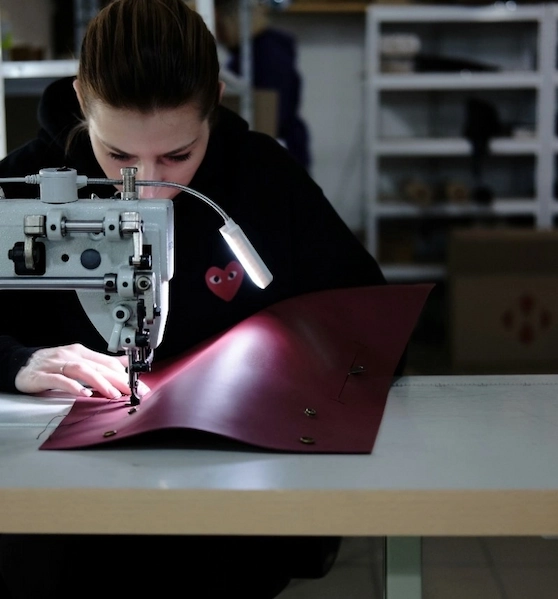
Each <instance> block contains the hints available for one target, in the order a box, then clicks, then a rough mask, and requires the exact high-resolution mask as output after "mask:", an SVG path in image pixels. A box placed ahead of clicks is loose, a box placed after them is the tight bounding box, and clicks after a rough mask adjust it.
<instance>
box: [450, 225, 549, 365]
mask: <svg viewBox="0 0 558 599" xmlns="http://www.w3.org/2000/svg"><path fill="white" fill-rule="evenodd" d="M448 280H449V300H450V303H449V323H450V332H449V334H450V345H451V354H452V371H453V372H454V373H456V374H468V373H478V374H482V373H486V374H521V373H556V372H558V231H536V230H525V229H502V230H490V229H470V230H463V231H454V232H453V233H452V235H451V237H450V243H449V251H448Z"/></svg>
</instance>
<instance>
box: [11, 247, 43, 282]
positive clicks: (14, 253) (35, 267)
mask: <svg viewBox="0 0 558 599" xmlns="http://www.w3.org/2000/svg"><path fill="white" fill-rule="evenodd" d="M8 258H9V259H10V260H11V261H12V262H13V263H14V270H15V273H16V275H44V274H45V272H46V249H45V246H44V244H43V243H38V242H36V241H34V240H33V239H32V238H28V239H27V247H26V244H25V243H24V242H23V241H17V242H16V243H14V247H13V248H12V249H10V250H8Z"/></svg>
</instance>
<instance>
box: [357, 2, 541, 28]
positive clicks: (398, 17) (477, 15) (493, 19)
mask: <svg viewBox="0 0 558 599" xmlns="http://www.w3.org/2000/svg"><path fill="white" fill-rule="evenodd" d="M414 8H415V7H413V6H403V7H401V6H382V5H376V6H374V5H372V6H369V7H368V10H369V11H371V12H376V13H380V12H381V19H382V20H384V21H386V22H392V23H409V22H413V23H421V22H422V23H432V22H436V23H502V22H513V21H519V22H524V21H538V20H540V19H543V18H544V17H545V16H546V12H545V8H544V6H542V5H532V6H518V5H517V4H516V3H515V2H495V3H494V4H493V5H491V6H479V7H474V6H473V7H464V6H442V5H438V4H432V5H428V4H424V5H422V6H420V10H414ZM409 9H411V10H412V11H414V12H413V13H412V14H411V16H410V14H409Z"/></svg>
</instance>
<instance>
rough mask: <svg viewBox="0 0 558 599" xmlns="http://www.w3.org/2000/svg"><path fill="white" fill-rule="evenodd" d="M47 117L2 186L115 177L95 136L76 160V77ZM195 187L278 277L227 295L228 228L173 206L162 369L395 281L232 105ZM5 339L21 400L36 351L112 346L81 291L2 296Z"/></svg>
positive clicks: (26, 191)
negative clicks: (226, 333) (327, 293)
mask: <svg viewBox="0 0 558 599" xmlns="http://www.w3.org/2000/svg"><path fill="white" fill-rule="evenodd" d="M38 117H39V123H40V130H39V132H38V134H37V138H36V139H34V140H32V141H30V142H29V143H27V144H26V145H24V146H22V147H21V148H19V149H17V150H15V151H13V152H12V153H10V154H9V155H8V156H7V157H6V158H5V159H4V160H2V161H1V162H0V177H16V176H24V175H28V174H35V173H38V172H39V170H40V169H41V168H46V167H61V166H66V167H71V168H75V169H76V170H77V172H78V174H81V175H87V176H88V177H104V176H105V175H104V173H103V172H102V170H101V168H100V166H99V164H98V163H97V161H96V159H95V157H94V154H93V151H92V148H91V143H90V141H89V137H88V136H87V135H86V134H83V135H81V136H80V137H78V138H77V139H76V141H75V143H74V144H73V145H72V147H71V151H70V152H69V153H66V151H65V145H66V141H67V138H68V134H69V132H70V131H71V130H72V129H73V127H74V126H75V125H76V123H77V122H78V119H79V118H81V112H80V108H79V104H78V103H77V100H76V96H75V93H74V90H73V88H72V78H65V79H61V80H59V81H56V82H54V83H53V84H51V85H50V86H49V87H48V88H47V89H46V90H45V93H44V94H43V98H42V99H41V103H40V106H39V112H38ZM190 187H192V188H193V189H196V190H198V191H200V192H201V193H203V194H205V195H207V196H208V197H209V198H211V199H212V200H214V201H215V202H217V204H219V205H220V206H221V207H222V208H223V210H225V212H226V213H227V214H228V215H229V216H230V217H231V218H232V219H233V220H234V221H235V222H236V223H238V225H239V226H240V227H241V228H242V229H243V230H244V232H245V233H246V235H247V236H248V238H249V239H250V241H251V242H252V244H253V245H254V247H255V248H256V250H257V251H258V253H259V254H260V256H261V257H262V259H263V260H264V262H265V263H266V265H267V266H268V268H269V269H270V271H271V272H272V274H273V277H274V278H273V282H272V283H271V284H270V285H269V287H267V288H266V289H264V290H261V289H259V288H258V287H256V286H255V285H254V284H253V283H252V282H251V281H250V279H249V278H248V277H247V276H245V277H244V278H243V280H242V283H241V285H240V287H239V288H238V289H237V290H236V292H235V293H234V294H232V295H231V293H227V294H223V293H222V289H221V290H217V287H216V286H215V285H213V284H212V282H211V280H210V277H209V276H208V275H209V274H210V273H209V271H210V269H211V268H212V267H216V268H218V269H222V270H224V271H226V268H227V265H228V264H229V263H230V262H231V261H232V260H234V259H235V258H234V256H233V255H232V253H231V251H230V250H229V248H228V246H227V244H226V243H225V241H224V239H223V238H222V236H221V234H220V233H219V227H220V226H222V224H223V221H222V219H221V217H219V216H218V215H217V214H216V213H214V212H213V211H212V210H211V209H210V208H209V207H208V206H207V205H205V204H204V203H203V202H201V201H199V200H197V199H195V198H193V197H191V196H189V195H187V194H185V193H180V194H179V195H178V196H176V198H175V200H174V212H175V248H176V254H175V275H174V278H173V279H172V281H171V284H170V310H169V317H168V322H167V327H166V329H165V336H164V339H163V342H162V343H161V345H160V346H159V347H158V348H157V349H156V351H155V359H156V360H157V359H162V358H168V357H171V356H175V355H178V354H180V353H182V352H184V351H185V350H186V349H188V348H190V347H191V346H193V345H195V344H196V343H198V342H200V341H202V340H204V339H206V338H208V337H210V336H212V335H214V334H215V333H218V332H220V331H223V330H225V329H227V328H229V327H231V326H233V325H234V324H236V323H238V322H240V321H241V320H243V319H245V318H247V317H248V316H250V315H252V314H254V313H255V312H257V311H258V310H261V309H263V308H266V307H267V306H270V305H271V304H274V303H276V302H278V301H281V300H283V299H286V298H289V297H293V296H296V295H299V294H302V293H306V292H311V291H317V290H323V289H331V288H336V287H355V286H362V285H376V284H384V283H385V279H384V277H383V275H382V273H381V271H380V269H379V267H378V265H377V263H376V261H375V260H374V259H373V258H372V256H370V254H368V252H367V251H366V250H365V249H364V248H363V246H362V245H361V243H360V242H359V241H358V239H357V238H356V237H355V236H354V235H353V233H352V232H351V231H350V230H349V228H348V227H347V226H346V225H345V223H344V222H343V221H342V219H341V218H340V217H339V216H338V214H337V212H336V211H335V210H334V208H333V207H332V206H331V204H330V203H329V202H328V200H327V199H326V198H325V197H324V195H323V193H322V191H321V189H320V188H319V187H318V185H316V183H315V182H314V181H313V180H312V179H311V178H310V176H309V175H308V173H307V172H306V170H305V169H304V168H303V167H302V166H300V165H299V164H298V163H297V162H296V161H295V160H294V159H293V158H292V157H291V156H290V155H289V153H288V152H287V150H285V148H283V147H282V146H281V145H280V144H279V143H278V142H276V141H275V140H274V139H272V138H271V137H269V136H266V135H264V134H261V133H257V132H254V131H249V129H248V125H247V123H246V122H245V121H244V120H243V119H241V118H240V117H239V116H238V115H236V114H235V113H233V112H231V111H229V110H227V109H225V108H223V107H221V108H220V109H219V114H218V118H217V122H216V124H215V126H214V128H213V129H212V132H211V135H210V139H209V144H208V148H207V153H206V155H205V157H204V159H203V161H202V163H201V165H200V167H199V169H198V171H197V172H196V175H195V176H194V178H193V180H192V181H191V183H190ZM113 191H114V190H113V189H111V188H110V187H107V186H97V188H95V187H93V186H89V187H85V188H83V189H81V190H80V191H79V195H80V197H89V196H90V195H91V193H97V195H98V196H99V197H109V196H110V195H111V194H112V193H113ZM4 193H5V195H6V197H7V198H8V199H7V200H3V201H9V198H14V199H16V198H35V197H38V188H37V187H36V186H34V185H25V184H21V185H20V184H9V183H7V184H5V185H4ZM0 259H6V258H5V257H4V258H0ZM229 291H230V290H229ZM339 309H341V310H342V309H343V306H340V307H339ZM0 334H1V336H0V390H4V391H14V389H15V387H14V378H15V375H16V373H17V371H18V370H19V369H20V368H21V366H22V365H24V364H25V363H26V361H27V360H28V358H29V356H30V354H31V353H32V351H33V350H34V348H37V347H51V346H56V345H63V344H69V343H75V342H79V343H83V344H84V345H86V346H87V347H90V348H91V349H95V350H97V351H106V347H107V344H106V342H105V341H104V339H103V338H102V337H101V336H100V335H99V334H98V333H97V331H96V330H95V328H94V327H93V326H92V325H91V323H90V321H89V319H88V318H87V316H86V314H85V313H84V311H83V309H82V308H81V304H80V303H79V301H78V299H77V296H76V294H75V292H73V291H66V292H61V291H56V292H55V291H42V292H41V291H0Z"/></svg>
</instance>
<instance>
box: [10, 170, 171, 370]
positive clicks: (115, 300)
mask: <svg viewBox="0 0 558 599" xmlns="http://www.w3.org/2000/svg"><path fill="white" fill-rule="evenodd" d="M35 179H36V180H35ZM2 181H3V182H6V181H7V182H9V181H10V180H9V179H7V180H6V179H4V180H2ZM26 182H31V183H39V184H40V186H41V197H40V199H33V200H31V199H11V198H10V199H3V200H1V201H2V218H1V219H0V290H1V289H23V290H33V289H40V290H62V289H65V290H75V291H76V293H77V295H78V297H79V300H80V302H81V304H82V306H83V308H84V310H85V313H86V314H87V316H88V317H89V319H90V320H91V322H92V324H93V325H94V326H95V328H96V329H97V330H98V331H99V333H100V334H101V335H102V337H103V338H104V339H105V340H106V342H107V349H108V351H110V352H113V353H117V352H120V351H126V353H128V355H129V356H130V370H131V371H132V370H134V371H135V373H136V374H137V373H139V372H145V371H146V370H148V369H149V367H150V361H151V355H152V350H153V349H154V348H155V347H157V346H158V345H159V344H160V343H161V341H162V339H163V334H164V330H165V325H166V321H167V315H168V293H169V290H168V286H169V281H170V280H171V278H172V276H173V274H174V212H173V204H172V201H171V200H164V199H157V200H138V199H137V194H135V192H132V193H126V192H124V193H122V196H123V197H120V198H105V199H101V198H98V197H93V198H91V199H78V195H77V189H78V188H79V187H83V186H84V185H86V184H87V182H88V180H87V178H86V177H78V176H77V175H76V172H75V171H73V170H71V169H44V170H42V171H41V172H40V173H39V175H32V176H29V177H27V178H26ZM89 182H95V183H104V182H107V183H110V181H109V180H89ZM126 196H128V197H126ZM123 198H125V199H123ZM133 378H134V379H136V378H137V377H136V375H134V377H133Z"/></svg>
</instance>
